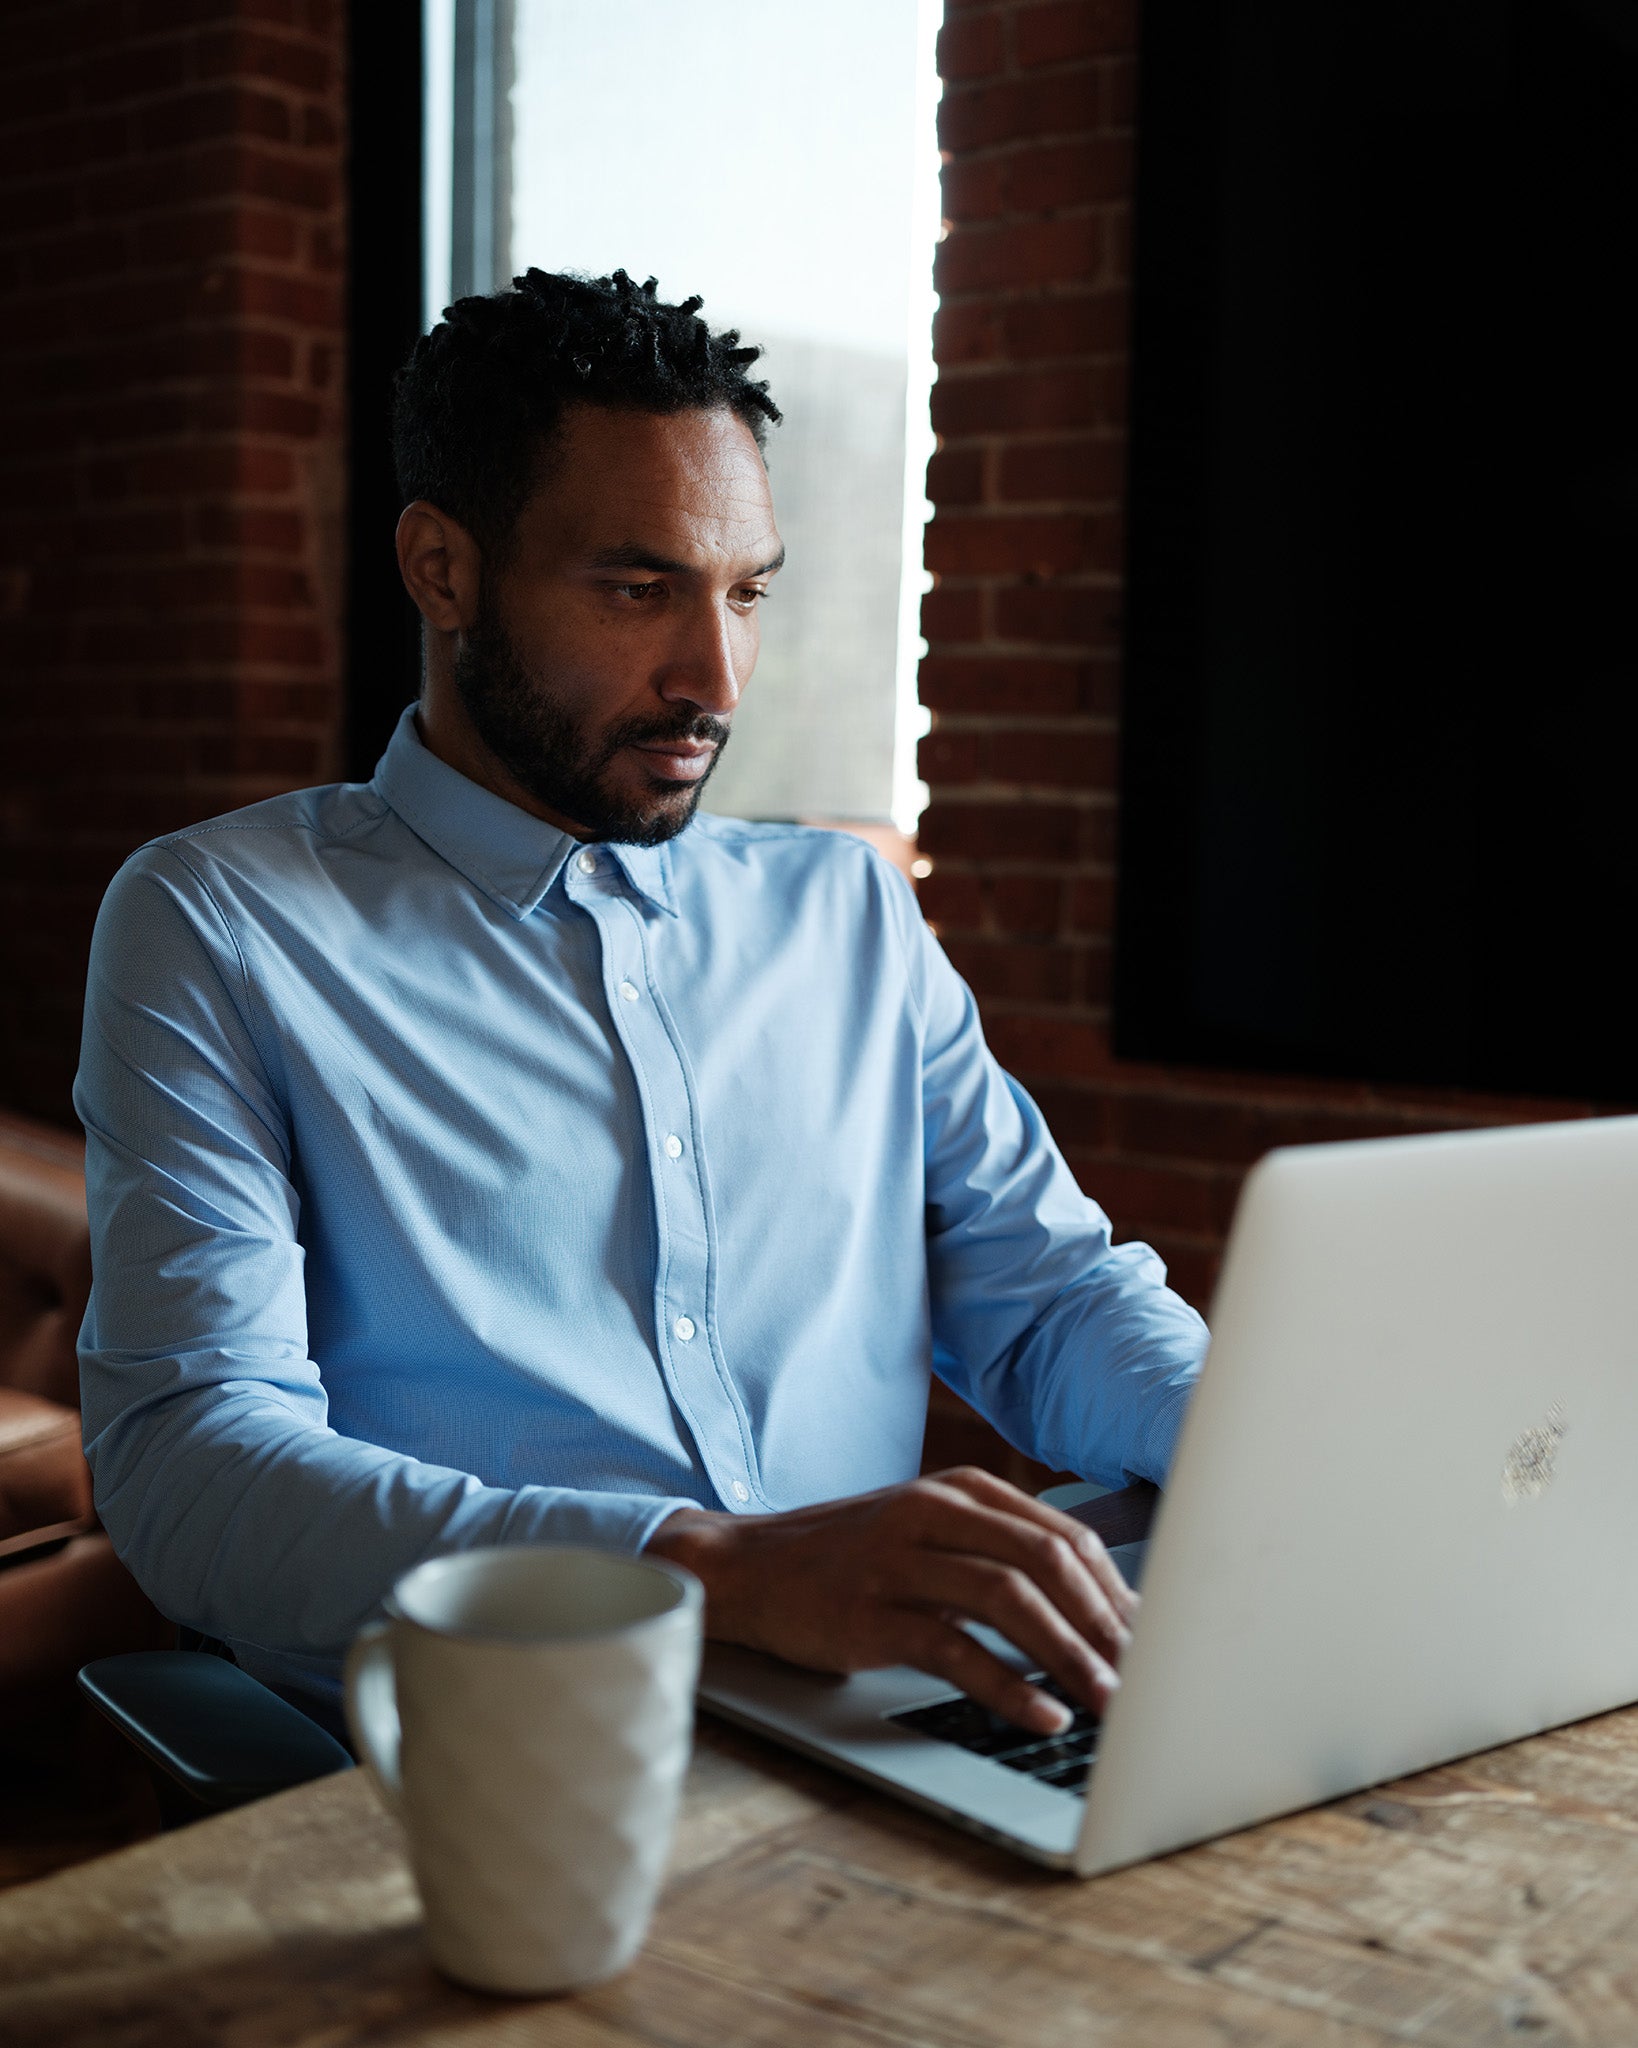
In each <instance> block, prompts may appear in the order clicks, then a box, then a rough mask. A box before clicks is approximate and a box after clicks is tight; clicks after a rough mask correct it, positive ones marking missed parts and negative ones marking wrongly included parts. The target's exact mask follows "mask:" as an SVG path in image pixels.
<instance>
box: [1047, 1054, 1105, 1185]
mask: <svg viewBox="0 0 1638 2048" xmlns="http://www.w3.org/2000/svg"><path fill="white" fill-rule="evenodd" d="M1031 1092H1032V1093H1033V1095H1034V1097H1035V1102H1036V1106H1037V1108H1038V1109H1039V1110H1040V1112H1041V1114H1042V1115H1043V1116H1044V1117H1045V1118H1046V1120H1047V1127H1048V1128H1049V1129H1050V1131H1051V1132H1052V1135H1053V1137H1055V1138H1056V1139H1057V1141H1058V1143H1059V1144H1060V1145H1061V1146H1063V1147H1064V1148H1065V1149H1066V1150H1067V1149H1069V1148H1071V1147H1073V1148H1077V1149H1082V1148H1084V1149H1091V1150H1097V1151H1100V1152H1101V1151H1102V1149H1103V1147H1104V1146H1105V1145H1106V1144H1107V1143H1108V1137H1109V1103H1108V1098H1107V1097H1106V1096H1104V1095H1102V1094H1100V1093H1098V1092H1096V1091H1095V1090H1094V1089H1091V1088H1087V1087H1077V1086H1075V1085H1074V1084H1065V1083H1060V1082H1046V1083H1042V1082H1039V1081H1038V1082H1036V1084H1035V1085H1034V1087H1033V1089H1032V1091H1031ZM1094 1199H1096V1198H1095V1197H1094Z"/></svg>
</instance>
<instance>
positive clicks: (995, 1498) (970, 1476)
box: [934, 1465, 1141, 1622]
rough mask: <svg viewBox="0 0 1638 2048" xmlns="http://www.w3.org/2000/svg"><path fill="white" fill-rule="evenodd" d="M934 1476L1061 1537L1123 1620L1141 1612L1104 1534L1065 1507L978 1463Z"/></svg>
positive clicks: (936, 1479) (985, 1504)
mask: <svg viewBox="0 0 1638 2048" xmlns="http://www.w3.org/2000/svg"><path fill="white" fill-rule="evenodd" d="M934 1479H935V1481H936V1482H937V1483H939V1484H943V1485H948V1486H951V1487H954V1488H957V1489H959V1490H960V1491H961V1492H963V1493H965V1494H967V1495H969V1496H970V1497H971V1498H972V1499H973V1500H975V1501H978V1502H980V1503H981V1504H982V1505H984V1506H986V1507H989V1508H992V1509H996V1510H999V1511H1000V1512H1001V1513H1003V1514H1007V1515H1012V1516H1015V1517H1016V1518H1017V1519H1019V1520H1021V1521H1026V1522H1030V1523H1032V1524H1033V1525H1034V1526H1035V1527H1037V1528H1039V1529H1044V1530H1046V1531H1048V1532H1049V1533H1050V1534H1052V1535H1055V1536H1057V1537H1059V1538H1061V1540H1062V1541H1063V1542H1065V1543H1067V1544H1068V1545H1069V1546H1070V1548H1071V1549H1072V1550H1073V1551H1074V1553H1075V1555H1076V1557H1077V1558H1078V1559H1079V1560H1080V1562H1081V1564H1082V1566H1083V1567H1084V1569H1085V1570H1086V1571H1088V1572H1090V1573H1091V1575H1092V1577H1093V1578H1094V1579H1095V1580H1096V1581H1097V1582H1098V1585H1099V1586H1100V1587H1101V1589H1102V1591H1103V1593H1104V1596H1105V1598H1106V1599H1107V1600H1108V1601H1109V1603H1110V1605H1111V1606H1112V1607H1113V1608H1114V1610H1115V1612H1116V1613H1117V1614H1119V1615H1120V1617H1121V1619H1122V1620H1123V1621H1127V1622H1129V1621H1130V1620H1131V1619H1132V1617H1133V1616H1134V1615H1135V1614H1136V1613H1137V1610H1138V1608H1139V1606H1140V1605H1141V1602H1140V1601H1139V1598H1138V1595H1137V1594H1136V1592H1135V1591H1134V1590H1133V1589H1132V1587H1130V1586H1129V1585H1127V1583H1126V1581H1125V1579H1124V1578H1122V1576H1121V1573H1120V1567H1119V1566H1118V1565H1117V1564H1116V1563H1115V1560H1114V1559H1113V1558H1112V1557H1111V1556H1110V1555H1109V1552H1108V1551H1107V1549H1105V1547H1104V1544H1103V1540H1102V1538H1101V1537H1099V1536H1098V1535H1097V1534H1096V1533H1095V1532H1094V1531H1093V1530H1091V1529H1089V1528H1087V1526H1086V1524H1085V1523H1084V1522H1077V1521H1076V1520H1075V1517H1074V1516H1073V1515H1066V1514H1065V1513H1064V1512H1063V1510H1062V1509H1061V1508H1054V1507H1049V1506H1048V1505H1047V1503H1046V1502H1045V1501H1040V1500H1036V1499H1035V1498H1034V1497H1033V1496H1032V1495H1030V1494H1027V1493H1024V1492H1023V1491H1022V1490H1021V1489H1020V1488H1018V1487H1016V1486H1010V1485H1009V1484H1008V1483H1007V1481H1006V1480H1005V1479H1001V1478H998V1477H997V1475H996V1474H995V1473H993V1472H986V1471H984V1470H983V1469H982V1468H981V1467H979V1466H976V1465H960V1466H957V1467H956V1468H955V1469H954V1470H952V1471H949V1472H939V1473H936V1474H934Z"/></svg>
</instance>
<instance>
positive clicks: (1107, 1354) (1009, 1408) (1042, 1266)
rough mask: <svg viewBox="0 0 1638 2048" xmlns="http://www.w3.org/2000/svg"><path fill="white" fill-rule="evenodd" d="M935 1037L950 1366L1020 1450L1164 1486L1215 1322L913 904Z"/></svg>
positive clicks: (927, 1067) (934, 1105)
mask: <svg viewBox="0 0 1638 2048" xmlns="http://www.w3.org/2000/svg"><path fill="white" fill-rule="evenodd" d="M903 908H904V910H905V912H906V917H905V924H906V944H907V946H908V948H909V952H910V971H911V985H912V991H913V994H914V996H915V998H916V1000H917V1003H918V1005H919V1008H920V1010H921V1018H922V1025H923V1032H924V1039H923V1045H924V1052H923V1069H922V1072H923V1091H922V1099H923V1115H924V1133H925V1147H926V1173H927V1183H926V1184H927V1244H928V1277H929V1284H930V1290H931V1300H932V1313H933V1365H934V1370H935V1371H936V1372H937V1373H938V1376H939V1377H940V1379H942V1380H943V1381H944V1382H945V1384H946V1385H947V1386H949V1387H951V1388H952V1389H953V1390H954V1391H955V1392H956V1393H958V1394H959V1395H961V1397H962V1398H963V1399H964V1400H966V1401H968V1402H970V1403H971V1404H972V1406H973V1407H974V1408H976V1409H977V1410H978V1412H979V1413H980V1414H981V1415H982V1416H984V1417H985V1419H986V1420H987V1421H988V1422H990V1423H992V1424H993V1425H994V1427H995V1428H996V1429H998V1430H999V1431H1000V1432H1001V1434H1002V1435H1003V1436H1004V1437H1005V1438H1006V1439H1007V1441H1008V1442H1009V1443H1010V1444H1013V1445H1014V1446H1015V1447H1016V1448H1017V1449H1019V1450H1021V1451H1024V1452H1025V1453H1026V1454H1027V1455H1029V1456H1030V1457H1033V1458H1037V1459H1039V1460H1040V1461H1041V1462H1042V1463H1043V1464H1046V1465H1050V1466H1053V1467H1054V1468H1056V1469H1057V1470H1059V1471H1069V1472H1078V1473H1079V1474H1080V1475H1081V1476H1082V1477H1083V1478H1085V1479H1090V1480H1094V1481H1096V1482H1098V1483H1099V1484H1101V1485H1106V1486H1121V1485H1124V1484H1127V1483H1128V1482H1129V1481H1131V1480H1133V1479H1152V1480H1155V1481H1156V1482H1159V1481H1162V1480H1164V1478H1165V1476H1166V1473H1167V1470H1168V1468H1169V1467H1170V1465H1171V1461H1172V1455H1173V1452H1174V1451H1175V1449H1176V1446H1177V1436H1178V1430H1179V1428H1180V1426H1181V1424H1182V1419H1183V1411H1184V1409H1185V1407H1186V1406H1187V1404H1188V1398H1189V1394H1190V1391H1191V1389H1192V1387H1193V1385H1194V1382H1195V1379H1196V1378H1197V1376H1198V1374H1199V1370H1200V1364H1201V1360H1202V1359H1203V1357H1204V1355H1205V1350H1206V1344H1207V1330H1206V1326H1205V1324H1204V1322H1203V1321H1202V1320H1201V1318H1200V1317H1199V1316H1198V1315H1197V1314H1196V1313H1195V1311H1194V1310H1193V1309H1192V1308H1190V1307H1189V1305H1188V1303H1187V1302H1185V1301H1184V1300H1183V1298H1182V1297H1181V1296H1180V1295H1178V1294H1176V1293H1174V1292H1173V1291H1172V1289H1171V1288H1169V1287H1168V1286H1167V1285H1166V1268H1165V1266H1164V1265H1163V1264H1162V1263H1161V1261H1160V1259H1159V1258H1158V1257H1157V1256H1156V1254H1155V1253H1154V1252H1153V1251H1151V1250H1150V1248H1149V1247H1148V1246H1147V1245H1146V1244H1138V1243H1129V1244H1121V1245H1115V1244H1113V1243H1112V1242H1111V1226H1110V1221H1109V1218H1108V1217H1107V1216H1106V1215H1105V1214H1104V1212H1103V1210H1102V1209H1100V1208H1099V1207H1098V1205H1097V1203H1096V1202H1094V1201H1091V1200H1089V1199H1088V1197H1087V1196H1085V1195H1084V1194H1083V1193H1082V1192H1081V1190H1080V1188H1079V1186H1078V1185H1077V1183H1076V1181H1075V1177H1074V1175H1073V1174H1072V1173H1071V1172H1070V1170H1069V1167H1068V1165H1067V1164H1066V1162H1065V1160H1064V1157H1063V1155H1062V1153H1061V1152H1060V1151H1059V1150H1058V1147H1057V1145H1056V1144H1055V1143H1054V1141H1053V1138H1052V1134H1051V1132H1050V1131H1049V1130H1048V1129H1047V1126H1046V1122H1045V1119H1044V1118H1043V1117H1042V1115H1041V1112H1040V1110H1039V1109H1038V1108H1037V1107H1036V1105H1035V1103H1034V1102H1033V1101H1032V1100H1031V1099H1030V1097H1029V1095H1028V1094H1027V1093H1026V1092H1025V1091H1024V1089H1022V1088H1021V1087H1020V1086H1019V1085H1018V1083H1017V1082H1016V1081H1014V1080H1013V1079H1012V1078H1011V1076H1010V1075H1008V1074H1006V1073H1005V1072H1003V1070H1002V1068H1001V1067H1000V1066H999V1065H998V1063H997V1062H996V1060H995V1058H994V1056H993V1055H992V1054H991V1052H990V1050H989V1048H988V1047H987V1046H986V1044H985V1043H984V1034H983V1028H982V1026H981V1024H980V1022H979V1017H978V1007H977V1005H976V1003H975V1002H974V1001H973V997H972V993H971V991H970V990H969V989H968V988H967V986H966V984H965V982H963V981H962V980H961V978H960V976H959V975H958V974H957V973H956V971H955V969H954V968H953V967H952V966H951V965H950V963H949V960H948V959H947V958H946V957H945V954H944V951H943V948H942V947H941V946H940V945H939V944H938V941H937V940H936V938H934V936H933V934H932V933H931V932H930V931H929V930H928V928H927V926H926V924H925V922H924V921H923V919H922V918H921V917H920V916H919V914H917V913H916V911H915V910H914V908H913V906H911V905H910V904H909V903H908V902H905V903H904V905H903Z"/></svg>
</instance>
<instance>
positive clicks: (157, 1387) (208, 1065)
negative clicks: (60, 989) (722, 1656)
mask: <svg viewBox="0 0 1638 2048" xmlns="http://www.w3.org/2000/svg"><path fill="white" fill-rule="evenodd" d="M74 1100H75V1107H76V1108H77V1110H78V1111H79V1115H80V1119H81V1121H82V1122H83V1124H84V1126H85V1131H86V1141H87V1150H86V1182H87V1197H88V1204H89V1209H90V1217H91V1239H92V1267H93V1273H94V1281H93V1286H92V1293H91V1301H90V1306H89V1309H88V1310H87V1314H86V1319H85V1324H84V1327H83V1330H82V1332H81V1339H80V1360H81V1386H82V1401H83V1411H84V1421H85V1441H86V1455H87V1457H88V1458H89V1460H90V1463H91V1469H92V1474H93V1478H94V1481H95V1490H96V1502H97V1510H98V1513H99V1515H100V1516H101V1518H102V1521H103V1524H104V1526H105V1527H106V1529H107V1530H108V1533H109V1535H110V1536H111V1538H112V1539H113V1543H114V1547H115V1549H116V1550H117V1551H118V1553H119V1555H120V1556H121V1557H122V1558H123V1559H124V1561H125V1563H126V1564H127V1565H128V1566H129V1568H130V1570H131V1571H132V1573H133V1574H134V1576H135V1577H136V1579H137V1580H138V1582H139V1583H140V1584H141V1585H142V1587H143V1588H144V1590H145V1591H146V1592H147V1593H148V1595H149V1596H150V1598H151V1599H152V1600H153V1601H154V1602H155V1604H156V1605H157V1606H158V1607H159V1608H160V1609H161V1610H162V1612H164V1613H165V1614H166V1615H168V1616H169V1617H170V1618H171V1619H172V1620H174V1621H179V1622H184V1623H187V1624H188V1625H189V1626H191V1627H195V1628H198V1629H201V1630H203V1631H204V1632H206V1633H207V1634H210V1635H215V1636H219V1637H223V1638H225V1639H226V1640H228V1641H230V1642H232V1643H234V1644H236V1645H239V1644H243V1645H246V1646H249V1647H252V1648H262V1649H265V1650H269V1651H273V1652H277V1653H280V1654H281V1657H282V1661H283V1666H284V1668H287V1669H288V1668H291V1666H292V1663H293V1664H294V1668H297V1669H301V1668H310V1669H311V1671H312V1673H313V1675H314V1677H315V1680H316V1681H318V1682H333V1674H334V1668H335V1660H336V1659H337V1658H338V1657H339V1656H340V1655H341V1653H342V1652H343V1651H344V1650H345V1648H346V1645H347V1643H348V1641H349V1640H350V1638H351V1637H352V1635H353V1633H354V1632H355V1630H356V1629H357V1628H358V1627H359V1625H360V1624H361V1623H362V1622H363V1621H364V1620H365V1619H366V1618H367V1617H368V1616H369V1615H370V1613H371V1612H372V1611H373V1610H374V1609H375V1608H376V1607H377V1606H378V1605H379V1603H380V1602H381V1600H382V1599H383V1597H384V1596H385V1595H386V1593H387V1592H388V1591H389V1589H390V1588H391V1586H392V1584H393V1581H394V1580H395V1579H396V1578H397V1577H398V1576H399V1575H400V1574H401V1573H402V1572H404V1571H407V1570H408V1569H409V1568H410V1567H411V1566H412V1565H414V1564H417V1563H418V1562H420V1561H421V1560H422V1559H423V1558H426V1557H431V1556H436V1555H438V1554H440V1553H442V1552H446V1551H451V1550H462V1549H467V1548H471V1547H473V1546H475V1545H479V1544H489V1543H524V1542H567V1543H581V1544H585V1543H597V1544H604V1545H608V1546H611V1547H615V1548H621V1549H628V1550H635V1549H640V1548H641V1547H642V1545H643V1544H644V1543H645V1542H646V1541H647V1540H648V1538H649V1536H650V1535H651V1534H652V1533H653V1531H654V1530H655V1529H656V1528H657V1527H658V1526H659V1524H660V1523H661V1522H662V1521H663V1520H664V1519H665V1517H666V1516H667V1515H668V1514H670V1513H671V1512H672V1510H673V1509H675V1508H677V1507H681V1506H688V1505H691V1503H689V1502H685V1501H679V1500H670V1499H665V1498H659V1497H655V1496H651V1495H632V1496H626V1495H621V1494H603V1493H587V1492H578V1491H572V1490H568V1489H563V1488H555V1487H546V1486H525V1487H521V1488H517V1489H515V1490H514V1489H506V1488H499V1487H494V1486H486V1485H484V1484H482V1483H481V1482H480V1481H479V1480H478V1479H476V1478H475V1477H473V1476H472V1475H471V1474H469V1473H465V1472H460V1471H455V1470H451V1469H449V1468H447V1467H443V1466H438V1465H433V1464H428V1463H425V1462H423V1461H421V1460H419V1459H416V1458H412V1457H407V1456H404V1455H401V1454H399V1453H396V1452H393V1451H390V1450H386V1449H383V1448H381V1447H380V1446H378V1445H374V1444H370V1443H365V1442H362V1441H360V1440H358V1439H356V1438H351V1437H345V1436H342V1435H339V1434H338V1433H337V1432H336V1431H335V1430H333V1429H331V1428H330V1427H329V1426H328V1421H327V1414H328V1409H327V1403H326V1399H325V1391H324V1385H323V1382H322V1380H321V1378H320V1374H319V1369H318V1367H317V1365H316V1364H315V1363H314V1361H313V1360H312V1358H311V1357H310V1356H309V1355H308V1345H307V1311H306V1297H305V1292H304V1288H303V1252H302V1246H301V1242H300V1238H299V1223H300V1208H299V1199H298V1195H297V1190H296V1188H295V1186H294V1185H293V1179H292V1172H291V1167H292V1160H291V1150H290V1134H289V1120H288V1117H287V1115H286V1112H285V1108H284V1104H283V1102H282V1100H281V1091H280V1086H279V1081H278V1067H277V1058H276V1053H275V1051H274V1048H273V1046H272V1044H271V1034H270V1033H269V1031H268V1029H267V1024H266V1020H265V1018H261V1019H259V1018H258V1013H257V1010H256V1006H255V1002H254V998H253V992H252V990H251V988H250V985H249V982H248V978H247V976H246V974H245V970H244V967H243V963H242V960H241V958H240V955H239V950H238V947H237V945H236V944H235V941H234V939H233V935H232V932H231V930H230V929H229V926H228V924H227V922H226V920H225V919H224V918H223V917H222V915H221V913H220V911H219V910H218V908H217V906H216V903H215V900H214V899H213V897H212V896H211V893H210V890H209V888H208V885H207V882H206V880H205V879H204V877H203V876H201V875H200V874H198V873H196V872H195V870H194V869H193V867H192V866H191V865H190V864H188V863H187V862H185V861H184V860H183V859H182V858H181V857H180V856H179V855H178V854H177V853H176V852H174V851H172V850H169V849H166V848H164V847H160V848H153V849H149V850H147V851H146V852H144V853H142V854H139V855H137V856H136V857H135V858H134V859H133V860H132V861H131V862H129V863H127V865H126V867H125V868H124V869H123V870H122V871H121V873H120V875H119V876H118V877H117V878H116V879H115V882H114V884H113V886H112V887H111V889H110V890H109V893H108V896H107V899H106V900H105V902H104V904H103V908H102V912H101V915H100V916H99V918H98V922H97V930H96V936H95V939H94V942H93V946H92V955H91V969H90V978H89V985H88V989H87V997H86V1010H85V1027H84V1038H83V1043H82V1048H81V1064H80V1073H79V1079H78V1082H77V1084H76V1088H75V1097H74ZM245 1661H248V1662H252V1663H254V1659H253V1657H252V1658H249V1659H246V1660H245Z"/></svg>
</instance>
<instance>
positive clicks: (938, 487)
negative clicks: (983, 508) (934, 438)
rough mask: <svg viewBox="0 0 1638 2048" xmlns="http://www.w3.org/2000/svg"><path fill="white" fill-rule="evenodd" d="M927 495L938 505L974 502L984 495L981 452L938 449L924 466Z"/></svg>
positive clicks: (971, 503) (971, 449)
mask: <svg viewBox="0 0 1638 2048" xmlns="http://www.w3.org/2000/svg"><path fill="white" fill-rule="evenodd" d="M927 495H928V497H929V498H931V499H932V500H933V502H934V503H935V504H938V505H976V504H977V503H978V501H979V500H980V499H981V498H982V497H983V495H984V458H983V455H982V454H981V453H980V451H979V450H978V449H976V448H941V449H940V450H939V451H938V453H937V454H936V455H935V456H934V457H933V459H932V460H931V462H929V463H928V465H927Z"/></svg>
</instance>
